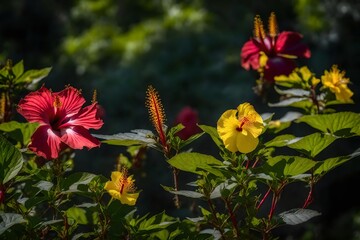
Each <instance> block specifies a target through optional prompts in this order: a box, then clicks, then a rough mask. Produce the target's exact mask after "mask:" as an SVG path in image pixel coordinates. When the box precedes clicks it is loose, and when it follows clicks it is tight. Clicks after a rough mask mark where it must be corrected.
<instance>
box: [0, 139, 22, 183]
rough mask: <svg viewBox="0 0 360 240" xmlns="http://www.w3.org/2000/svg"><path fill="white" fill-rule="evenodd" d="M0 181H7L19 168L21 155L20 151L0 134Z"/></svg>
mask: <svg viewBox="0 0 360 240" xmlns="http://www.w3.org/2000/svg"><path fill="white" fill-rule="evenodd" d="M0 149H1V152H0V181H1V179H2V183H7V182H8V181H9V180H11V179H13V178H14V177H15V176H16V175H17V174H18V172H19V171H20V170H21V168H22V165H23V157H22V155H21V153H20V151H19V150H18V149H17V148H16V147H14V146H13V145H12V144H11V143H10V142H8V141H7V140H6V139H5V138H4V137H2V136H0Z"/></svg>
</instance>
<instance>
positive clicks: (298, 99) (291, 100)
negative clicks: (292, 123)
mask: <svg viewBox="0 0 360 240" xmlns="http://www.w3.org/2000/svg"><path fill="white" fill-rule="evenodd" d="M307 102H309V100H308V99H307V98H304V97H293V98H287V99H285V100H282V101H280V102H277V103H269V106H270V107H288V106H294V104H297V105H296V106H298V107H300V108H303V107H304V106H307V104H299V103H307Z"/></svg>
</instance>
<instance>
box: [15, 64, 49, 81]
mask: <svg viewBox="0 0 360 240" xmlns="http://www.w3.org/2000/svg"><path fill="white" fill-rule="evenodd" d="M50 71H51V67H47V68H43V69H32V70H28V71H26V72H25V73H24V74H22V75H21V76H20V77H18V76H17V79H16V80H15V83H16V84H19V83H31V84H36V83H38V82H39V81H41V80H42V79H43V78H45V77H47V76H48V75H49V73H50Z"/></svg>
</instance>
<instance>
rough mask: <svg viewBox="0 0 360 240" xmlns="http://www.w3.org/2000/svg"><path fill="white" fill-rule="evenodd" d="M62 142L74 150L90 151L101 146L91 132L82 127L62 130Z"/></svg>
mask: <svg viewBox="0 0 360 240" xmlns="http://www.w3.org/2000/svg"><path fill="white" fill-rule="evenodd" d="M61 133H62V136H61V140H62V141H63V142H64V143H65V144H67V145H68V146H69V147H71V148H73V149H83V147H87V148H88V149H90V148H93V147H98V146H100V142H99V140H97V139H96V138H94V137H93V136H91V134H90V133H89V131H88V130H87V129H85V128H83V127H81V126H74V127H71V128H66V129H63V130H61Z"/></svg>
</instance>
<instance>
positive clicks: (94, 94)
mask: <svg viewBox="0 0 360 240" xmlns="http://www.w3.org/2000/svg"><path fill="white" fill-rule="evenodd" d="M96 98H97V91H96V89H95V90H94V92H93V95H92V99H91V103H96V102H97V100H96Z"/></svg>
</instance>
